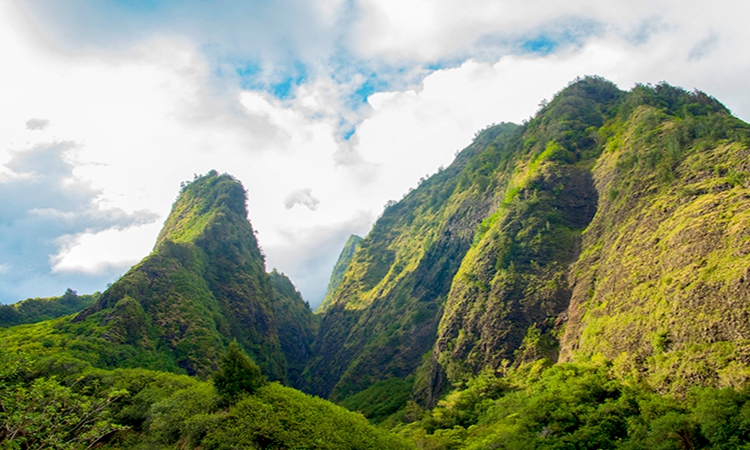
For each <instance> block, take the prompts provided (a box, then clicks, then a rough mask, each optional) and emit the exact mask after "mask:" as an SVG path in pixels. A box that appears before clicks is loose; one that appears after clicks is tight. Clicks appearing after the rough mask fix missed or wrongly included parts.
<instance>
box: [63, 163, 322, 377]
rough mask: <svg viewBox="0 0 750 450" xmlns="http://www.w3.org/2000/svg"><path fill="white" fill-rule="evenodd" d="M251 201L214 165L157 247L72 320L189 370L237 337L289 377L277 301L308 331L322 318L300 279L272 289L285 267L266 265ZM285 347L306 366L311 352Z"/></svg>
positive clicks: (181, 201)
mask: <svg viewBox="0 0 750 450" xmlns="http://www.w3.org/2000/svg"><path fill="white" fill-rule="evenodd" d="M245 201H246V197H245V191H244V188H243V187H242V185H241V184H240V183H239V182H238V181H236V180H235V179H234V178H232V177H231V176H229V175H218V174H217V173H216V172H213V171H212V172H210V173H209V174H208V175H206V176H203V177H200V178H197V179H195V180H194V181H193V182H191V183H189V184H187V185H186V186H184V187H183V189H182V192H181V193H180V196H179V198H178V199H177V201H176V202H175V204H174V205H173V208H172V212H171V213H170V215H169V217H168V218H167V220H166V222H165V225H164V228H163V229H162V231H161V233H160V234H159V237H158V240H157V243H156V245H155V247H154V251H153V252H152V253H151V255H149V256H147V257H146V258H144V260H143V261H141V262H140V263H139V264H137V265H136V266H134V267H133V268H132V269H131V270H130V271H128V273H126V274H125V275H124V276H123V277H122V278H120V279H119V280H118V281H117V282H116V283H114V284H113V285H112V286H111V287H110V288H109V289H107V291H105V292H104V293H103V294H102V296H101V298H100V299H99V301H98V302H97V303H96V304H95V305H94V306H92V307H91V308H88V309H87V310H85V311H83V312H82V313H81V314H79V315H78V316H77V317H76V318H75V319H74V322H75V323H77V324H80V325H79V327H80V328H84V329H85V328H86V327H87V325H88V326H94V327H96V331H95V332H94V333H93V334H94V335H96V336H98V337H100V338H102V339H104V340H105V341H107V342H110V343H111V344H114V345H124V346H130V347H133V348H135V351H136V352H137V353H139V354H144V353H145V354H147V355H148V354H152V355H154V356H153V358H157V359H160V360H166V361H168V362H170V361H171V362H173V363H174V364H175V365H177V366H179V367H180V368H182V369H183V370H185V371H186V372H187V373H189V374H204V375H205V374H207V373H209V372H210V371H211V370H213V368H215V361H216V358H217V356H218V355H219V354H220V353H221V351H222V350H223V348H224V346H225V345H226V344H227V342H228V341H229V340H231V339H237V341H238V342H239V343H240V344H241V345H242V346H243V347H244V348H245V349H246V350H247V351H248V353H249V354H250V355H252V357H253V358H254V359H255V360H256V362H257V363H258V364H259V366H260V367H261V368H262V370H263V372H264V373H265V374H266V375H267V376H269V377H270V378H271V379H280V380H286V377H287V365H288V363H287V355H285V353H284V350H283V349H282V346H281V344H280V342H279V331H278V327H279V321H278V320H277V311H276V309H275V308H279V311H278V312H279V315H283V319H282V321H283V322H284V323H287V324H288V323H289V322H290V321H294V322H295V323H296V324H297V325H296V326H297V327H299V328H300V329H301V330H304V332H302V333H301V334H300V335H299V336H300V339H304V338H305V337H306V336H307V335H309V334H312V329H313V328H309V327H314V325H313V324H314V319H312V313H311V312H310V310H309V308H308V307H307V306H306V305H305V304H304V302H303V301H302V299H301V298H300V297H299V295H298V294H297V293H296V291H295V290H294V289H293V287H292V288H291V292H292V293H291V294H290V293H289V292H288V290H289V289H288V288H287V287H286V286H283V285H281V284H279V283H276V284H278V289H277V290H276V292H274V285H273V283H272V282H271V279H272V278H273V279H276V278H278V276H279V275H273V276H269V275H268V274H266V272H265V263H264V257H263V255H262V254H261V252H260V250H259V248H258V244H257V241H256V239H255V235H254V232H253V229H252V227H251V225H250V223H249V222H248V220H247V209H246V206H245ZM287 281H288V280H287ZM290 308H292V309H293V311H291V312H287V313H284V314H281V313H282V310H284V311H286V310H289V309H290ZM306 316H307V317H306ZM73 326H74V325H71V327H73ZM71 331H73V330H71ZM287 350H288V351H289V352H290V354H289V355H288V356H289V358H290V359H292V360H293V361H294V364H295V365H299V364H300V362H299V358H300V357H304V356H305V355H304V353H303V355H302V356H300V355H299V352H296V351H293V350H292V349H291V348H287ZM147 366H148V365H147Z"/></svg>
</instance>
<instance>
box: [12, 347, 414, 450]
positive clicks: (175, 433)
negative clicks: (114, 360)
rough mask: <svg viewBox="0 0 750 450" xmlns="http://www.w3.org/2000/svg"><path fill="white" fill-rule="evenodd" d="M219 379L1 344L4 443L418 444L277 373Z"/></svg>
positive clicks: (83, 446) (368, 446) (53, 445)
mask: <svg viewBox="0 0 750 450" xmlns="http://www.w3.org/2000/svg"><path fill="white" fill-rule="evenodd" d="M240 358H242V356H241V355H240ZM245 358H246V357H245ZM222 364H224V363H222ZM224 368H225V367H224V366H222V370H223V369H224ZM256 370H257V366H256ZM215 378H219V375H218V373H217V374H216V375H215ZM216 384H217V385H216V386H215V385H214V383H212V382H206V381H200V380H198V379H196V378H194V377H188V376H185V375H176V374H171V373H166V372H154V371H149V370H144V369H117V370H101V369H93V368H92V367H91V366H90V365H88V364H86V363H85V362H83V361H80V360H75V359H72V358H70V357H68V356H62V357H59V356H58V357H52V358H46V359H38V358H36V357H34V356H32V355H30V354H28V353H18V352H8V351H5V350H0V405H1V406H2V408H0V447H2V448H4V449H5V448H8V449H26V448H29V449H31V448H53V449H66V450H67V449H70V450H73V449H86V448H104V449H120V448H122V449H131V448H137V449H174V448H183V449H184V448H202V449H237V448H243V449H290V448H307V449H331V450H333V449H352V450H355V449H357V450H358V449H372V450H380V449H408V448H412V447H411V446H410V445H409V444H408V442H407V441H406V440H405V439H404V438H400V437H398V436H395V435H393V434H390V433H388V432H386V431H384V430H381V429H377V428H375V427H373V426H372V425H370V424H369V423H368V422H367V420H366V419H365V418H364V417H362V416H361V415H358V414H355V413H352V412H349V411H347V410H346V409H344V408H342V407H339V406H336V405H334V404H332V403H330V402H327V401H325V400H321V399H319V398H314V397H310V396H309V395H306V394H303V393H301V392H299V391H296V390H294V389H292V388H288V387H284V386H281V385H280V384H278V383H265V382H263V381H260V383H259V384H258V385H255V386H253V387H252V389H250V390H247V389H246V390H242V391H239V392H238V395H235V396H232V397H231V398H228V397H226V396H225V395H224V391H223V390H222V389H221V388H220V385H219V384H218V383H216Z"/></svg>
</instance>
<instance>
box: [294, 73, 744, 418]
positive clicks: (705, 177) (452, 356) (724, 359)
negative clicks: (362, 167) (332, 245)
mask: <svg viewBox="0 0 750 450" xmlns="http://www.w3.org/2000/svg"><path fill="white" fill-rule="evenodd" d="M748 130H749V129H748V125H747V124H745V123H744V122H742V121H740V120H739V119H737V118H735V117H733V116H731V114H730V113H729V112H728V111H727V110H726V108H724V106H723V105H721V104H720V103H719V102H718V101H716V100H715V99H713V98H711V97H709V96H707V95H705V94H703V93H700V92H695V93H692V92H686V91H684V90H681V89H678V88H674V87H671V86H669V85H667V84H660V85H658V86H637V87H636V88H635V89H633V90H632V91H630V92H624V91H621V90H619V89H618V88H617V87H616V86H615V85H614V84H612V83H609V82H607V81H606V80H602V79H600V78H586V79H583V80H578V81H576V82H574V83H571V85H569V86H568V87H567V88H565V89H564V90H562V91H561V92H560V93H559V94H558V95H557V96H556V97H555V98H554V99H553V100H552V101H551V102H549V104H546V105H545V106H544V107H543V108H542V109H541V110H540V111H539V112H538V113H537V115H536V116H535V117H534V118H532V119H531V120H530V121H529V122H527V123H524V124H523V125H522V126H518V127H517V126H514V125H508V124H503V125H499V126H493V127H490V128H488V129H486V130H484V131H482V132H481V133H479V134H478V136H477V138H476V140H475V142H474V143H473V144H472V145H471V146H470V147H468V148H467V149H466V150H464V151H463V152H461V153H460V154H459V155H458V157H457V159H456V161H455V162H454V163H453V164H452V165H451V166H450V167H448V168H447V169H445V170H444V171H441V172H440V173H438V174H436V175H434V176H433V177H431V178H428V179H427V180H425V181H424V182H423V183H421V185H420V186H419V187H418V188H417V189H415V190H414V191H413V192H411V193H409V194H408V195H406V196H405V197H404V199H403V200H402V201H400V202H398V203H396V204H395V205H392V206H389V207H388V208H387V209H386V210H385V212H384V213H383V216H382V217H381V218H380V219H379V220H378V222H377V223H376V224H375V226H374V227H373V230H372V231H371V233H370V234H369V235H368V236H367V237H366V238H365V239H364V240H363V241H362V242H361V243H360V246H359V249H358V250H357V252H356V253H355V254H354V256H353V258H352V260H351V262H350V264H349V265H348V267H347V269H346V272H345V274H344V278H343V280H342V282H341V283H340V285H339V286H338V288H337V290H336V291H335V293H334V294H333V296H332V299H331V301H330V304H329V305H328V307H327V309H326V311H325V313H324V314H323V320H322V323H321V328H320V332H319V335H318V338H317V340H316V343H315V347H314V357H313V359H312V360H311V363H310V365H309V366H308V369H307V372H306V374H305V375H306V383H308V384H307V386H308V387H309V388H310V389H312V390H313V391H314V392H316V393H319V394H321V395H331V396H332V398H334V399H344V398H347V397H349V396H351V395H353V394H355V393H357V392H360V391H363V390H364V389H368V388H370V390H368V391H367V394H363V395H365V396H366V397H367V398H376V397H378V395H377V392H374V391H371V390H372V389H375V390H377V389H384V387H385V386H395V384H393V383H391V384H378V383H377V382H378V381H379V380H389V379H400V380H411V379H413V380H414V385H413V390H412V393H411V395H412V397H413V398H414V399H417V400H419V401H420V402H422V403H423V404H427V405H433V404H435V402H436V401H437V399H438V398H439V396H440V394H441V393H442V392H444V391H445V389H446V387H447V386H449V385H454V386H461V385H462V384H463V383H465V382H466V380H468V379H469V378H470V377H471V376H472V375H474V374H476V373H478V372H479V371H481V370H482V369H483V368H490V369H493V370H494V369H503V368H504V367H512V366H517V365H519V364H522V363H524V362H529V361H534V360H538V359H543V358H544V359H548V360H551V361H557V360H558V359H559V358H562V359H563V360H578V361H586V360H588V359H590V358H592V357H595V358H598V357H599V356H597V355H601V356H603V357H605V358H609V359H614V360H615V367H616V368H617V370H618V371H619V372H620V373H623V374H624V373H625V372H635V373H641V374H645V375H644V376H647V377H648V378H649V380H650V381H651V382H654V383H656V384H658V385H662V386H664V388H665V389H666V388H668V389H673V388H674V389H677V390H678V391H679V390H680V389H684V388H685V387H686V386H689V385H691V384H695V383H702V384H709V385H721V386H723V385H731V386H739V385H741V384H742V383H744V382H746V380H747V374H748V371H747V367H748V363H750V360H747V358H746V357H745V356H743V355H745V353H747V351H746V349H745V347H746V346H747V344H746V343H745V340H746V339H748V338H750V336H748V331H749V330H750V328H749V327H750V325H748V324H749V323H750V321H748V320H747V314H748V308H750V298H748V295H749V294H748V292H749V291H748V289H747V288H746V287H745V285H744V283H746V280H747V277H748V274H747V273H746V270H747V268H748V267H750V260H748V256H747V255H749V254H750V251H745V250H746V249H745V247H748V245H750V242H749V241H748V238H747V236H746V235H747V233H748V231H747V230H750V221H748V218H749V216H748V214H749V213H748V211H749V210H750V185H748V179H747V175H748V171H750V167H748V162H747V161H748V153H750V150H748V146H749V143H750V138H749V136H750V134H749V131H748ZM749 248H750V247H749ZM749 348H750V347H749ZM410 375H415V377H412V378H409V376H410ZM378 386H381V387H380V388H378ZM401 391H402V390H401ZM358 398H359V397H358ZM363 398H364V397H363ZM406 400H408V398H407V397H405V398H404V399H403V402H404V403H405V402H406Z"/></svg>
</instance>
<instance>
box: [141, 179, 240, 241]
mask: <svg viewBox="0 0 750 450" xmlns="http://www.w3.org/2000/svg"><path fill="white" fill-rule="evenodd" d="M246 202H247V194H246V192H245V188H244V187H243V186H242V183H240V182H239V181H238V180H237V179H236V178H234V177H233V176H231V175H228V174H221V175H219V174H218V172H216V171H215V170H211V171H210V172H208V173H207V174H206V175H203V176H200V177H196V178H195V179H194V180H193V181H192V182H189V183H186V184H183V185H182V190H181V191H180V195H179V196H178V197H177V200H176V201H175V203H174V205H173V206H172V212H171V213H170V214H169V217H167V220H166V222H165V223H164V228H163V229H162V230H161V232H160V233H159V237H158V238H157V240H156V246H155V248H159V247H160V246H161V245H162V244H163V242H164V241H165V240H170V241H172V242H189V241H192V240H194V239H195V238H196V237H197V236H199V235H200V234H201V233H202V231H203V230H204V229H205V227H206V226H207V225H208V224H209V223H210V222H211V220H212V219H216V218H218V217H221V216H226V215H233V216H238V217H239V218H241V219H246V218H247V206H246Z"/></svg>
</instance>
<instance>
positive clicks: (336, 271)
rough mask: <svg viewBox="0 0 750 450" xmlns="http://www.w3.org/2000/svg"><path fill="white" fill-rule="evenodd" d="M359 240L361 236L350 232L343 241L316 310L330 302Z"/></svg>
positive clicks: (322, 309)
mask: <svg viewBox="0 0 750 450" xmlns="http://www.w3.org/2000/svg"><path fill="white" fill-rule="evenodd" d="M360 241H362V238H361V237H359V236H357V235H355V234H352V235H351V236H349V238H348V239H347V240H346V242H345V243H344V248H342V249H341V253H340V254H339V258H338V259H337V260H336V264H335V265H334V266H333V271H332V272H331V278H330V280H328V289H326V295H325V297H324V298H323V302H322V303H321V304H320V307H319V308H318V312H322V311H325V310H326V308H328V305H329V304H330V303H331V300H333V294H334V293H336V289H338V287H339V284H341V280H343V279H344V273H345V272H346V268H347V267H349V263H350V262H351V260H352V258H353V257H354V252H355V251H356V250H357V247H358V246H359V243H360Z"/></svg>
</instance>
